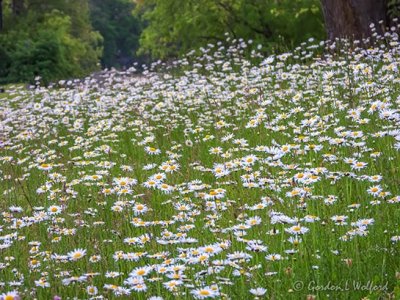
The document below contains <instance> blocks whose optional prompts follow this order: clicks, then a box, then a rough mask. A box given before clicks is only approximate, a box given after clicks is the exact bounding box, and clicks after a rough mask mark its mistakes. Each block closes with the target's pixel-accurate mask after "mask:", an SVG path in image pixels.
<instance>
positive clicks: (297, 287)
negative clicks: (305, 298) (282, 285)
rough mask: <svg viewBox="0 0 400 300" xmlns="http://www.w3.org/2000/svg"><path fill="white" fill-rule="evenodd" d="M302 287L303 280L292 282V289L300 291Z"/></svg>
mask: <svg viewBox="0 0 400 300" xmlns="http://www.w3.org/2000/svg"><path fill="white" fill-rule="evenodd" d="M303 287H304V283H303V281H296V282H295V283H294V284H293V289H294V290H295V291H301V290H302V289H303Z"/></svg>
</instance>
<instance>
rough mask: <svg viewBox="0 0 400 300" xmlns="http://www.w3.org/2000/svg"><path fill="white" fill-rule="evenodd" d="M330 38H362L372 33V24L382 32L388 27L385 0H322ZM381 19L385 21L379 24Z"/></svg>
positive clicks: (377, 30)
mask: <svg viewBox="0 0 400 300" xmlns="http://www.w3.org/2000/svg"><path fill="white" fill-rule="evenodd" d="M321 4H322V11H323V13H324V18H325V27H326V31H327V33H328V39H330V40H334V39H335V38H352V39H362V38H367V37H370V36H371V34H372V31H371V28H370V24H371V23H373V24H375V28H376V32H377V33H379V34H382V33H383V32H384V30H385V27H386V19H387V8H386V1H385V0H321ZM379 21H383V23H382V24H379Z"/></svg>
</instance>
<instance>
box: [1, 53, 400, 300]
mask: <svg viewBox="0 0 400 300" xmlns="http://www.w3.org/2000/svg"><path fill="white" fill-rule="evenodd" d="M306 46H307V45H306ZM306 46H305V47H306ZM396 49H397V50H396ZM320 50H321V49H316V50H315V51H319V52H320ZM398 50H399V49H398V48H391V49H389V48H385V51H384V53H385V54H384V55H383V54H382V53H379V52H378V51H377V50H376V49H372V50H370V53H369V57H367V58H362V56H361V55H359V53H360V51H361V50H354V51H353V52H351V53H350V54H347V55H346V56H345V55H339V56H336V57H335V59H333V58H331V57H330V56H329V55H328V54H326V55H325V57H324V58H323V59H316V60H315V61H314V62H311V61H310V62H309V63H304V64H301V63H300V60H295V59H290V63H289V61H287V62H285V60H284V58H283V57H282V59H281V58H279V57H278V58H275V60H274V61H273V62H272V61H270V62H268V63H267V64H261V65H260V64H253V65H252V64H251V63H249V62H247V61H246V60H244V59H242V58H241V57H240V56H239V54H235V55H236V58H237V60H236V61H235V60H232V61H227V64H229V65H230V66H231V67H232V70H237V71H230V72H228V71H222V69H221V68H220V67H219V66H218V63H217V62H216V61H214V60H210V62H209V64H210V65H211V66H214V67H215V68H214V71H210V72H209V73H207V74H202V75H198V74H197V72H196V71H195V70H192V71H188V72H187V73H186V75H179V76H178V75H175V76H173V77H172V78H169V79H165V78H164V75H163V74H150V75H148V76H147V77H146V78H147V79H146V80H147V81H144V82H141V83H137V78H129V77H127V76H123V75H122V74H119V75H116V76H114V77H111V75H110V81H112V82H113V84H112V85H110V86H109V87H104V86H97V85H96V83H90V84H89V83H88V84H86V85H83V86H82V85H76V86H70V87H65V88H62V87H60V88H58V89H46V88H43V89H39V90H36V91H27V90H25V89H24V88H23V87H8V88H7V94H5V95H0V100H1V101H0V109H1V110H2V111H4V112H6V114H3V116H2V121H1V122H2V123H1V125H2V135H1V140H2V148H0V151H1V152H0V153H1V154H0V178H1V180H0V190H1V191H2V193H1V195H0V211H1V212H2V215H1V218H0V242H1V244H2V245H6V244H7V245H8V244H9V247H6V246H4V247H3V246H2V248H3V249H0V266H1V268H0V280H1V285H0V294H1V293H4V295H3V297H5V295H6V293H7V292H10V291H12V290H16V291H17V292H18V293H19V294H20V295H21V297H22V298H23V299H25V298H26V299H30V298H37V299H52V297H54V296H56V295H58V296H61V297H62V298H63V299H67V298H73V297H77V298H78V299H88V298H90V297H96V296H95V295H90V292H88V287H96V289H97V290H98V292H97V297H100V296H102V297H103V298H105V299H114V298H126V299H148V298H150V297H151V296H161V297H163V298H164V299H191V298H193V297H195V295H193V293H195V292H196V291H197V292H198V291H199V290H198V289H199V288H206V289H208V291H209V292H210V293H211V295H210V297H211V296H212V297H216V298H226V299H249V298H252V297H256V296H254V295H252V294H251V293H250V289H252V288H258V287H260V288H265V289H266V293H265V295H263V296H259V298H267V299H315V298H316V299H361V298H366V299H389V298H390V297H392V299H396V298H397V297H400V294H399V289H400V285H399V273H398V272H400V261H399V259H398V257H399V254H400V253H399V252H400V251H399V244H398V242H395V241H394V239H395V238H394V237H396V236H399V235H400V233H399V228H400V227H399V220H400V210H399V201H400V198H399V197H400V190H399V183H400V153H399V145H398V144H399V141H398V140H396V136H397V138H398V137H399V136H400V131H399V130H400V117H399V115H398V113H399V111H398V107H399V100H398V95H399V91H400V86H399V81H398V80H397V79H396V78H397V77H398V73H397V70H396V68H395V67H396V66H397V61H398V56H397V53H398V52H396V51H398ZM308 51H310V50H308ZM343 52H345V51H343ZM384 56H385V57H386V58H384ZM314 57H316V55H315V56H314ZM388 57H389V58H390V60H391V61H392V63H389V61H390V60H389V59H388ZM280 60H281V62H279V61H280ZM308 60H309V58H308ZM198 61H199V62H200V63H202V64H204V61H205V60H203V59H202V58H199V59H198ZM369 68H370V69H371V70H373V72H372V71H371V72H370V71H369V70H370V69H369ZM193 69H195V68H194V67H193ZM359 70H361V72H362V71H365V74H362V73H360V71H359ZM330 72H332V76H331V75H329V74H330ZM282 74H283V75H282ZM346 82H347V83H346ZM78 95H79V96H78ZM296 95H301V96H300V97H298V96H296ZM378 100H379V101H380V102H376V101H378ZM375 106H376V107H375ZM371 107H372V108H373V110H372V111H371V112H369V111H368V110H370V109H371ZM354 110H356V111H359V115H358V117H356V118H353V117H351V115H352V112H354ZM390 110H393V111H390ZM385 113H387V114H388V115H391V117H390V116H389V117H388V116H385ZM251 120H253V121H251ZM221 121H223V122H221ZM254 121H255V122H256V126H254V127H251V126H250V127H249V126H248V125H249V124H250V123H251V122H254ZM250 125H251V124H250ZM346 132H348V133H347V134H343V133H346ZM357 132H361V133H362V134H359V135H358V134H357ZM230 134H232V136H233V137H232V138H230V139H229V138H227V136H228V135H230ZM244 141H245V143H243V142H244ZM147 146H149V147H153V148H156V149H160V151H161V153H160V154H158V155H150V154H148V153H147V152H146V150H145V147H147ZM260 146H265V147H268V148H265V149H264V148H262V147H260ZM215 147H221V148H222V152H221V153H219V154H211V149H212V148H215ZM271 147H272V148H273V149H271ZM375 152H376V153H375ZM249 155H254V156H255V157H256V161H255V162H254V163H253V164H249V165H246V163H244V161H245V160H246V159H247V158H249ZM276 155H278V156H276ZM279 155H280V156H279ZM349 158H352V159H353V160H354V161H358V162H362V163H365V167H363V168H361V169H360V170H356V169H354V165H355V162H354V163H350V162H349V160H348V159H349ZM166 163H167V164H170V165H175V166H179V167H178V168H177V169H176V170H175V171H173V172H168V170H167V171H165V170H162V168H161V167H162V166H163V165H164V164H166ZM43 164H47V165H48V166H50V167H51V169H50V170H44V169H43V168H44V167H46V165H43ZM148 164H154V168H151V169H149V168H146V167H145V166H147V165H148ZM216 164H222V165H224V166H225V168H228V169H229V172H228V173H227V174H226V175H225V176H223V177H221V178H219V177H217V176H216V175H215V174H213V172H212V170H213V169H214V168H215V166H216ZM125 166H128V167H125ZM352 166H353V167H352ZM55 173H56V175H55ZM157 173H163V174H165V180H164V183H166V184H168V185H169V186H171V187H172V188H173V189H172V191H171V192H170V193H165V192H163V190H162V185H161V183H160V184H159V185H158V187H157V188H155V189H152V188H147V187H145V186H144V185H143V183H145V182H146V181H147V180H148V179H149V177H151V176H153V175H155V174H157ZM95 174H97V179H95V180H94V179H93V178H92V179H90V178H89V176H92V175H95ZM301 174H303V175H301ZM243 175H247V177H248V178H252V179H251V180H250V182H252V183H253V184H256V185H255V187H247V183H246V181H245V178H244V177H243ZM375 175H379V176H381V179H380V180H378V181H376V182H373V180H372V179H373V178H372V176H375ZM119 177H126V178H130V179H135V180H137V183H136V184H133V185H132V186H131V187H130V189H131V194H125V195H124V194H119V193H118V189H119V190H120V191H121V190H122V189H123V188H124V187H126V185H122V184H118V183H117V182H118V180H117V178H119ZM297 178H300V180H297ZM301 178H303V179H304V178H306V181H304V180H301ZM195 180H197V181H195ZM125 181H126V180H125ZM262 182H263V183H262ZM261 183H262V184H261ZM378 185H379V188H381V193H377V194H375V195H372V194H371V193H369V192H368V190H369V189H370V188H371V187H373V186H378ZM39 188H41V189H42V190H43V191H42V192H41V191H40V190H38V189H39ZM104 189H110V190H111V192H110V194H109V195H105V194H104V193H103V192H102V191H103V190H104ZM218 189H223V190H221V191H218ZM296 191H299V192H298V193H296ZM215 192H217V194H219V195H221V197H220V198H218V199H216V198H213V196H215ZM290 193H292V195H293V196H291V194H290ZM208 198H209V199H208ZM328 199H334V201H333V202H331V203H330V204H329V203H328ZM262 202H263V203H264V204H265V205H259V206H258V207H257V205H258V204H261V203H262ZM138 204H140V205H145V206H146V207H147V208H148V210H147V212H146V213H144V214H142V215H135V205H138ZM54 205H55V206H57V207H60V209H61V211H60V213H59V214H57V215H52V214H51V213H49V208H50V207H51V206H54ZM185 205H186V207H184V206H185ZM12 206H14V209H11V210H10V207H12ZM15 206H17V207H20V208H21V210H22V211H21V212H18V211H17V209H15ZM255 208H257V209H255ZM278 214H280V215H281V218H277V217H276V216H277V215H278ZM337 216H344V218H345V222H344V223H342V224H339V222H334V221H333V219H334V218H336V217H337ZM135 218H140V219H141V220H136V221H135ZM252 218H254V219H255V220H256V221H255V223H254V224H253V223H251V220H252ZM365 219H366V220H367V221H365ZM257 220H259V221H257ZM363 220H364V222H366V223H370V224H369V225H367V226H365V227H363V226H361V225H356V224H355V223H356V222H361V221H363ZM246 222H247V223H249V224H250V225H247V226H244V225H245V224H246ZM257 223H259V224H257ZM295 225H300V227H305V228H306V229H308V230H307V231H306V232H305V233H304V234H294V233H289V232H288V229H290V228H291V227H292V226H295ZM145 234H148V235H149V237H150V238H149V240H146V241H144V243H142V244H141V243H139V242H135V243H134V244H133V245H129V244H128V243H126V242H124V240H125V239H127V238H135V237H143V236H144V235H145ZM168 236H169V238H168ZM295 237H298V239H299V240H301V242H300V243H294V244H292V243H290V242H289V241H288V239H289V238H295ZM184 238H187V239H186V240H185V239H184ZM190 239H193V240H190ZM168 240H170V241H172V242H171V243H167V242H165V241H168ZM252 243H258V244H260V245H262V246H265V247H267V248H266V250H265V251H264V250H261V251H256V250H254V249H253V250H251V249H250V248H249V246H250V245H251V244H252ZM36 245H39V246H37V248H34V247H35V246H36ZM207 245H208V246H210V245H211V246H212V247H214V250H213V251H216V252H217V253H214V254H210V252H207V251H208V250H207V249H206V248H207V247H206V246H207ZM217 245H219V246H217ZM76 249H84V250H85V251H86V254H85V255H84V256H83V257H82V258H80V259H77V260H73V259H72V258H71V256H69V257H66V255H68V253H69V252H71V251H74V250H76ZM118 252H120V253H121V252H123V253H125V254H126V253H136V255H137V256H139V257H137V258H135V259H132V260H128V258H127V256H125V258H124V257H122V258H120V259H116V258H115V257H116V256H118V255H117V254H118ZM204 253H205V254H207V253H208V255H209V256H208V257H206V256H204V255H203V254H204ZM235 253H236V254H238V253H239V254H238V256H237V258H234V256H233V254H235ZM271 254H275V255H276V256H275V257H278V258H279V257H280V258H281V259H277V260H275V261H271V260H268V259H267V258H266V257H267V256H268V255H271ZM57 255H61V257H59V258H58V259H57ZM93 255H99V256H101V258H100V260H99V261H98V262H93V261H90V258H91V257H92V260H93ZM63 256H64V257H63ZM34 265H35V266H34ZM144 266H146V267H148V274H145V275H144V276H143V279H144V281H143V283H141V284H142V285H144V284H145V285H146V287H147V288H146V289H145V290H144V291H135V289H136V288H139V287H140V284H139V285H138V284H137V283H136V285H135V284H129V283H127V282H126V281H125V280H126V279H128V278H129V277H130V275H129V274H130V273H131V272H132V271H133V270H134V269H135V268H136V267H144ZM162 268H166V269H167V271H166V272H164V271H162ZM157 270H158V271H157ZM179 270H181V271H179ZM110 271H115V272H119V273H120V276H118V277H116V278H108V277H106V272H110ZM145 273H146V272H145ZM74 276H75V277H74ZM73 277H74V278H73ZM40 279H42V280H43V282H45V283H47V285H48V286H46V287H40V286H38V283H37V281H38V280H40ZM174 279H176V280H180V283H179V284H178V285H177V286H176V288H175V289H173V290H171V291H169V290H168V289H167V288H166V287H165V285H164V284H165V283H167V282H170V281H171V280H174ZM65 280H67V281H68V280H70V281H73V282H72V283H69V284H67V282H66V281H65ZM105 285H113V286H110V287H111V288H105ZM122 287H124V288H127V289H128V292H127V294H129V295H120V293H122V292H123V291H124V290H123V289H122V290H121V288H122ZM133 288H135V289H133ZM129 289H130V290H129ZM198 297H199V296H198ZM393 297H394V298H393Z"/></svg>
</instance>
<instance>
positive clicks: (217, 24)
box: [136, 0, 325, 57]
mask: <svg viewBox="0 0 400 300" xmlns="http://www.w3.org/2000/svg"><path fill="white" fill-rule="evenodd" d="M136 11H137V13H138V14H139V15H141V16H142V18H143V19H144V20H145V21H146V22H148V26H147V27H146V28H145V29H144V31H143V33H142V36H141V40H140V42H141V47H140V52H141V53H150V54H151V55H152V56H153V57H168V56H176V55H177V54H182V53H185V52H187V51H188V50H189V49H193V48H197V47H200V46H203V45H204V44H205V43H208V42H215V41H218V40H224V39H225V33H229V34H230V36H232V37H234V38H245V39H252V40H254V41H255V42H257V43H261V44H263V45H264V46H265V47H266V48H267V49H270V50H276V49H279V48H282V47H283V48H288V47H292V46H294V45H297V44H299V43H300V42H302V41H304V40H305V39H307V38H308V37H311V36H313V37H315V38H318V39H323V38H324V37H325V31H324V25H323V18H322V13H321V8H320V3H319V1H318V0H280V1H272V0H196V1H193V0H188V1H183V0H146V1H142V2H141V5H139V6H138V7H137V9H136Z"/></svg>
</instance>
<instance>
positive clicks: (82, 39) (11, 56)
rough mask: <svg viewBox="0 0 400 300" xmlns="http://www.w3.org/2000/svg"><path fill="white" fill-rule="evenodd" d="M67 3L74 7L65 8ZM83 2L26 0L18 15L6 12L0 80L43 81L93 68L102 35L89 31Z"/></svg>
mask: <svg viewBox="0 0 400 300" xmlns="http://www.w3.org/2000/svg"><path fill="white" fill-rule="evenodd" d="M67 3H69V4H70V6H74V7H73V8H72V7H71V8H69V10H68V7H69V6H68V5H67ZM84 3H85V1H66V0H65V1H55V0H53V1H47V2H46V3H45V4H43V1H30V2H29V4H25V6H24V10H23V12H22V14H23V15H22V16H15V15H13V14H12V11H9V12H8V15H5V17H6V18H5V19H6V21H5V25H6V26H5V28H4V30H3V31H2V32H1V34H0V45H1V47H0V56H1V58H3V57H4V62H2V63H1V66H0V67H1V71H0V82H2V83H4V82H32V81H33V80H34V77H36V76H40V77H42V79H43V81H44V82H46V83H47V82H50V81H54V80H57V79H61V78H69V77H79V76H84V75H86V74H89V73H90V72H93V71H95V70H97V69H98V68H99V65H98V60H99V57H100V56H101V52H102V48H101V43H102V37H101V35H100V34H98V33H96V32H94V31H93V30H92V28H91V25H90V23H89V16H88V12H89V11H88V6H87V4H86V6H85V5H84ZM85 7H86V9H85ZM56 8H59V9H62V10H58V9H56ZM64 10H65V11H64ZM67 12H68V13H71V14H72V15H73V16H70V15H68V13H67Z"/></svg>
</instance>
